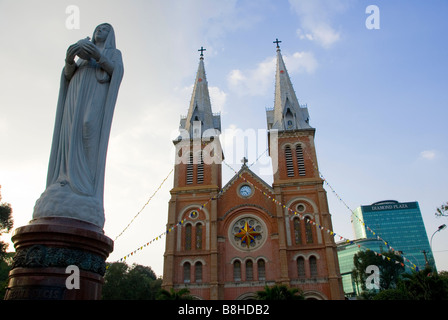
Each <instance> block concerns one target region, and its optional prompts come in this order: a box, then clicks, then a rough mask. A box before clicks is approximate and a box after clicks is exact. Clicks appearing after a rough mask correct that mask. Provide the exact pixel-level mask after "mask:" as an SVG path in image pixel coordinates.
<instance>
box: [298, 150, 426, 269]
mask: <svg viewBox="0 0 448 320" xmlns="http://www.w3.org/2000/svg"><path fill="white" fill-rule="evenodd" d="M303 151H304V154H305V155H306V156H307V157H308V159H309V160H310V161H311V163H312V164H313V166H314V168H315V169H316V171H317V172H318V174H319V177H320V178H321V179H322V180H323V182H324V183H325V185H327V186H328V187H329V188H330V190H331V191H332V193H333V194H334V195H335V196H336V198H337V199H338V200H339V201H340V202H341V203H342V204H343V205H344V206H345V207H346V208H347V209H348V210H349V211H350V213H351V214H352V216H354V217H355V218H356V219H358V221H359V222H360V223H361V224H362V225H363V226H365V227H366V229H367V230H368V231H369V232H371V233H372V234H373V235H374V236H375V238H376V239H378V240H380V241H382V242H383V243H384V244H385V245H386V246H387V248H388V249H389V250H390V251H392V252H393V253H395V254H396V255H399V256H401V257H402V258H403V260H404V261H405V262H408V263H409V264H410V265H411V268H412V269H414V270H416V271H418V269H419V268H418V266H417V265H415V264H414V263H413V262H412V261H410V260H409V259H408V258H406V257H405V256H404V255H403V254H401V253H400V252H399V251H397V250H395V249H394V248H393V247H392V246H391V245H390V244H389V243H388V242H387V241H386V240H384V239H383V238H381V237H380V236H379V234H377V233H375V231H374V230H373V229H371V228H370V227H369V226H367V225H366V224H365V222H364V221H363V220H362V219H360V218H359V217H358V216H357V215H356V213H355V211H353V210H352V209H351V208H350V207H349V206H348V204H347V203H346V202H345V201H344V200H343V199H342V197H341V196H339V194H338V193H337V192H336V191H335V190H334V188H333V187H332V186H331V185H330V183H328V181H327V179H325V177H324V175H323V174H322V173H321V172H320V170H319V168H318V167H317V165H316V163H315V162H314V160H313V158H312V157H311V155H310V154H309V153H308V150H306V148H303ZM346 240H347V241H346V242H347V243H350V244H353V241H350V240H348V239H346ZM358 247H359V248H361V246H360V245H358ZM365 249H367V250H371V249H369V248H365ZM371 251H373V250H371ZM373 252H374V253H375V255H379V256H382V257H383V260H384V259H385V256H384V255H382V254H380V253H377V252H375V251H373ZM386 258H387V259H388V260H391V259H390V258H389V257H386ZM394 261H395V263H400V262H399V261H398V260H394Z"/></svg>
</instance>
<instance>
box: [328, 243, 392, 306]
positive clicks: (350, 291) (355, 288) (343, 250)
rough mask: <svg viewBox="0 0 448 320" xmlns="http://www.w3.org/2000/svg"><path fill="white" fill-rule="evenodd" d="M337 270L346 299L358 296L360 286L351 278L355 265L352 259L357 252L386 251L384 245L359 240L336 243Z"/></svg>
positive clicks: (360, 290)
mask: <svg viewBox="0 0 448 320" xmlns="http://www.w3.org/2000/svg"><path fill="white" fill-rule="evenodd" d="M336 245H337V250H338V259H339V270H340V272H341V276H342V286H343V288H344V294H345V296H346V297H347V298H353V297H355V296H358V295H359V294H360V293H361V292H362V289H361V285H360V284H359V283H356V281H355V280H354V278H353V276H352V271H353V268H354V267H355V264H354V262H353V257H354V255H355V254H357V253H358V252H359V251H365V250H372V251H374V252H378V253H381V252H383V251H385V250H386V251H387V248H386V247H385V245H384V243H383V242H382V241H380V240H378V239H360V240H354V241H351V242H349V243H347V242H346V241H343V242H340V243H337V244H336Z"/></svg>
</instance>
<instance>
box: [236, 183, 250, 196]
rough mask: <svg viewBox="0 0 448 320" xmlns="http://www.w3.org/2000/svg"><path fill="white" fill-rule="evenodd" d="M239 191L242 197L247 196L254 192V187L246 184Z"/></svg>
mask: <svg viewBox="0 0 448 320" xmlns="http://www.w3.org/2000/svg"><path fill="white" fill-rule="evenodd" d="M239 193H240V195H241V196H242V197H245V198H247V197H248V196H250V195H251V194H252V188H251V187H249V186H248V185H244V186H242V187H241V188H240V190H239Z"/></svg>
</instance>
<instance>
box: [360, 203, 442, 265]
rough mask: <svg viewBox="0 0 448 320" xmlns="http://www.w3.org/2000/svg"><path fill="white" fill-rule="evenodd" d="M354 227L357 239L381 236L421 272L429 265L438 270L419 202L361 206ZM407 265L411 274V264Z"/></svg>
mask: <svg viewBox="0 0 448 320" xmlns="http://www.w3.org/2000/svg"><path fill="white" fill-rule="evenodd" d="M352 226H353V230H354V233H355V239H366V238H375V237H377V236H379V237H381V238H382V239H384V240H385V241H387V243H388V244H389V245H390V246H391V247H392V248H394V250H396V251H400V252H401V253H402V255H403V256H404V257H405V258H407V259H409V260H410V261H411V262H412V263H413V264H415V265H416V266H417V267H418V268H419V269H423V268H424V267H425V265H426V264H427V263H429V265H431V266H432V267H433V268H434V269H435V268H436V265H435V261H434V257H433V254H432V251H431V247H430V245H429V241H428V236H427V234H426V229H425V225H424V223H423V219H422V214H421V212H420V207H419V205H418V202H398V201H395V200H387V201H380V202H375V203H373V204H371V205H366V206H361V207H359V208H357V209H356V210H355V211H354V212H353V215H352ZM369 229H370V230H369ZM372 231H373V232H375V234H373V232H372ZM384 249H385V250H388V249H387V248H384ZM405 265H406V271H409V270H410V264H409V263H407V264H406V263H405Z"/></svg>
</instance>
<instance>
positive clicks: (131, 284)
mask: <svg viewBox="0 0 448 320" xmlns="http://www.w3.org/2000/svg"><path fill="white" fill-rule="evenodd" d="M161 285H162V280H161V279H160V278H157V276H156V274H155V273H154V271H153V270H152V269H151V267H145V266H142V265H138V264H133V265H132V266H131V267H129V266H128V265H127V264H126V263H121V262H114V263H110V264H108V268H107V270H106V274H105V275H104V285H103V291H102V298H103V299H104V300H155V299H156V296H157V293H158V292H159V291H160V288H161Z"/></svg>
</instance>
